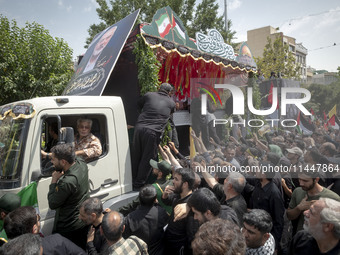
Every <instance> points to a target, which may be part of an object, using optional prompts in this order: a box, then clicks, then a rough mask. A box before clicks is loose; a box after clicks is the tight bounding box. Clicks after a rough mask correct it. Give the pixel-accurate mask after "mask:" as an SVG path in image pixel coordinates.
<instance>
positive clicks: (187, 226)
mask: <svg viewBox="0 0 340 255" xmlns="http://www.w3.org/2000/svg"><path fill="white" fill-rule="evenodd" d="M194 183H195V174H194V172H193V171H192V170H191V169H189V168H180V169H177V170H176V171H175V173H174V179H173V186H167V187H166V188H165V190H164V193H163V195H162V200H163V202H164V204H167V205H172V208H175V207H176V205H178V204H183V203H187V202H188V200H189V198H190V197H191V194H192V189H193V186H194ZM197 229H198V221H195V220H194V217H193V213H192V212H190V213H189V214H188V216H187V217H185V218H184V219H181V220H178V221H174V212H172V213H171V215H170V219H169V225H168V227H167V229H166V231H165V249H164V253H165V254H166V255H167V254H169V255H177V254H183V252H184V254H191V252H192V251H191V247H190V246H191V242H192V240H193V239H194V235H195V233H196V231H197Z"/></svg>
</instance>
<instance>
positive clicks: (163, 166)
mask: <svg viewBox="0 0 340 255" xmlns="http://www.w3.org/2000/svg"><path fill="white" fill-rule="evenodd" d="M150 165H151V166H152V167H153V168H156V169H158V170H160V171H161V172H162V173H163V174H164V175H168V174H170V173H171V165H170V164H169V163H168V162H167V161H165V160H163V161H161V162H157V161H156V160H153V159H150Z"/></svg>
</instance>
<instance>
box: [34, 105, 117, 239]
mask: <svg viewBox="0 0 340 255" xmlns="http://www.w3.org/2000/svg"><path fill="white" fill-rule="evenodd" d="M61 112H62V114H60V113H61ZM112 115H113V113H112V110H111V109H109V108H93V109H89V108H86V109H83V108H80V109H62V110H60V109H49V110H44V111H41V112H40V113H39V115H38V120H39V119H40V121H37V122H36V123H37V125H40V126H39V128H35V130H36V134H35V135H34V137H33V138H32V139H37V140H35V141H39V142H35V143H32V144H33V146H34V148H33V149H32V152H33V153H34V154H35V155H42V152H41V150H46V144H47V143H48V142H49V141H50V139H51V137H50V134H49V132H48V131H49V128H50V127H51V126H52V123H53V122H55V121H57V118H56V116H59V117H60V119H61V126H62V127H72V128H73V129H74V131H75V134H76V133H77V119H79V118H88V119H91V120H92V121H93V124H92V130H91V132H92V133H93V134H94V135H96V136H97V137H98V138H99V139H100V141H101V143H102V148H103V152H102V154H101V155H100V156H99V157H98V158H94V159H92V160H91V161H90V162H88V164H87V165H88V168H89V187H90V190H89V192H90V196H93V197H98V198H100V199H101V200H102V201H103V202H104V201H106V200H108V199H110V198H114V197H116V196H119V195H121V190H122V189H121V187H122V185H123V184H122V183H121V181H120V180H121V178H120V174H119V162H118V150H117V147H118V146H117V145H116V143H117V139H116V135H115V134H116V132H115V131H114V130H115V123H114V121H113V117H112ZM32 160H33V161H34V160H36V161H37V162H32V165H34V166H40V171H41V173H42V174H43V176H42V178H41V179H40V180H39V181H38V185H37V189H38V190H37V193H38V203H39V210H40V215H41V218H42V231H43V233H44V234H48V233H49V232H50V230H52V227H53V219H54V212H53V211H51V210H50V209H49V206H48V201H47V193H48V191H49V185H50V183H51V177H50V176H51V173H52V171H46V167H45V166H46V162H44V160H43V158H42V156H40V157H33V159H32ZM38 161H39V162H38Z"/></svg>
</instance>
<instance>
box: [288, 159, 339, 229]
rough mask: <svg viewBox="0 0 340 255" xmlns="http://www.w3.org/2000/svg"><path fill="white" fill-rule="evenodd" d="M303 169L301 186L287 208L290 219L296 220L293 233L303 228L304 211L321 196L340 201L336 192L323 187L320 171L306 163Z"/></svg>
mask: <svg viewBox="0 0 340 255" xmlns="http://www.w3.org/2000/svg"><path fill="white" fill-rule="evenodd" d="M315 167H316V166H315ZM301 170H302V171H299V175H298V176H299V183H300V187H298V188H296V189H295V190H294V191H293V194H292V198H291V200H290V203H289V206H288V209H287V217H288V219H289V220H296V222H295V223H294V222H293V234H295V233H296V232H297V231H299V230H302V229H303V222H304V216H303V212H304V211H305V210H309V208H310V207H311V205H312V204H313V203H314V202H315V201H316V200H319V199H320V198H321V197H327V198H331V199H334V200H337V201H340V197H339V196H338V195H337V194H336V193H334V192H333V191H331V190H329V189H327V188H324V187H322V186H321V185H320V184H319V183H318V182H319V179H320V178H319V176H318V173H317V172H316V171H313V170H312V165H307V164H305V165H303V166H302V169H301Z"/></svg>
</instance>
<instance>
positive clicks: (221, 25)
mask: <svg viewBox="0 0 340 255" xmlns="http://www.w3.org/2000/svg"><path fill="white" fill-rule="evenodd" d="M218 8H219V6H218V4H217V3H215V0H203V1H202V2H201V3H200V4H198V5H197V9H196V12H195V18H194V20H193V22H192V24H191V25H190V26H189V27H188V34H189V36H190V37H193V38H194V37H195V32H201V33H206V32H207V31H208V30H209V29H211V28H216V29H217V30H218V31H219V32H220V33H221V35H222V36H223V38H224V41H225V42H226V43H228V44H232V42H231V41H232V39H233V38H234V35H235V34H236V32H235V31H231V30H230V29H228V32H226V31H225V22H224V17H223V16H220V17H218ZM231 26H232V22H231V21H230V20H228V28H230V27H231ZM232 46H233V47H234V48H235V46H236V44H234V45H232Z"/></svg>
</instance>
